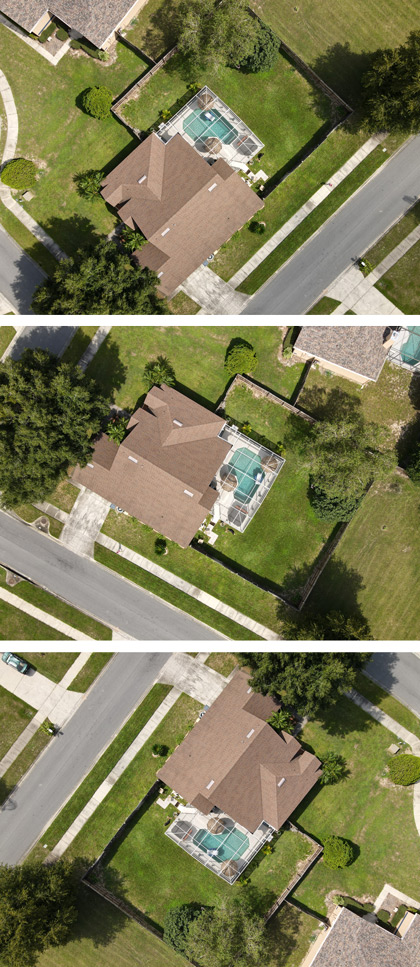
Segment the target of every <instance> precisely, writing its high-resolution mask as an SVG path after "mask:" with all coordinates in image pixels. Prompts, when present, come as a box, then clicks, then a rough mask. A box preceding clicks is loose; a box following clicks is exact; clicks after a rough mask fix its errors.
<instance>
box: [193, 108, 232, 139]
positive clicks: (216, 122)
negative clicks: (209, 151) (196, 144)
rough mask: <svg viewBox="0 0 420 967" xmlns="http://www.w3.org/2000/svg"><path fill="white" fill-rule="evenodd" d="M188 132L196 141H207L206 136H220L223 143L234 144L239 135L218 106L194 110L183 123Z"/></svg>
mask: <svg viewBox="0 0 420 967" xmlns="http://www.w3.org/2000/svg"><path fill="white" fill-rule="evenodd" d="M183 128H184V131H185V133H186V134H189V136H190V138H192V139H193V140H194V141H205V140H206V138H219V141H222V142H223V144H232V141H234V140H235V138H237V137H238V132H237V131H236V129H235V128H234V127H232V125H231V124H230V123H229V121H226V120H225V118H223V117H222V115H221V113H220V111H217V110H216V108H211V110H210V109H209V108H208V109H207V110H205V111H201V110H200V109H198V110H196V111H192V112H191V114H190V115H189V116H188V118H186V120H185V121H184V123H183Z"/></svg>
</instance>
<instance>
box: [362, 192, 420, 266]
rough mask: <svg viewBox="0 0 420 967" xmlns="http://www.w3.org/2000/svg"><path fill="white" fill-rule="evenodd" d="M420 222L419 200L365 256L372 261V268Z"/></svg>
mask: <svg viewBox="0 0 420 967" xmlns="http://www.w3.org/2000/svg"><path fill="white" fill-rule="evenodd" d="M419 222H420V202H419V201H418V202H417V203H416V204H415V205H414V206H413V208H410V211H409V212H407V214H406V215H404V216H403V218H400V220H399V221H398V222H397V224H396V225H394V226H393V227H392V228H390V230H389V232H387V233H386V235H383V236H382V238H381V239H380V240H379V242H377V243H376V245H373V246H372V248H370V249H369V250H368V251H367V252H365V253H364V257H365V258H366V259H367V260H368V262H370V264H371V266H372V268H376V266H377V265H379V263H380V262H382V260H383V259H385V258H386V257H387V255H389V254H390V252H392V251H393V249H394V248H396V246H397V245H399V244H400V242H402V241H403V239H405V238H407V235H409V234H410V232H412V231H413V230H414V229H415V228H417V226H418V224H419Z"/></svg>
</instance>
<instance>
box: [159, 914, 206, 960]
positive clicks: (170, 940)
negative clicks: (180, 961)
mask: <svg viewBox="0 0 420 967" xmlns="http://www.w3.org/2000/svg"><path fill="white" fill-rule="evenodd" d="M200 913H201V907H200V906H199V904H198V903H183V904H182V906H180V907H172V909H171V910H169V911H168V913H167V914H166V917H165V919H164V922H163V939H164V940H165V941H166V943H167V944H169V945H170V946H171V947H173V948H174V950H177V951H178V953H180V954H183V953H184V952H185V948H186V944H187V940H188V930H189V927H190V924H191V923H192V922H193V920H195V918H196V917H198V916H199V915H200Z"/></svg>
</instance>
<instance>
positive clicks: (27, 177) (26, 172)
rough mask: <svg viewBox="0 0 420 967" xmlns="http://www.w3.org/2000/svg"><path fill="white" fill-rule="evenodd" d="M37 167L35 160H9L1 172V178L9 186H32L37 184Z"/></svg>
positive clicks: (22, 187) (21, 187)
mask: <svg viewBox="0 0 420 967" xmlns="http://www.w3.org/2000/svg"><path fill="white" fill-rule="evenodd" d="M36 173H37V167H36V165H35V164H34V163H33V161H27V159H26V158H15V160H14V161H8V162H7V164H6V165H5V166H4V168H3V171H2V173H1V180H2V182H3V184H4V185H8V186H9V188H20V189H21V190H23V189H24V188H32V186H33V185H34V184H35V178H36Z"/></svg>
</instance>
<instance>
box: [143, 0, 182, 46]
mask: <svg viewBox="0 0 420 967" xmlns="http://www.w3.org/2000/svg"><path fill="white" fill-rule="evenodd" d="M178 23H179V7H178V4H177V3H174V0H165V15H164V16H162V9H161V7H159V8H158V10H156V12H155V13H154V14H153V15H152V16H151V18H150V26H149V27H148V29H147V30H146V33H145V35H144V37H143V50H144V51H145V53H146V54H148V55H151V56H152V57H153V59H154V60H159V58H160V57H163V55H164V54H165V53H167V51H168V50H171V48H172V47H174V46H175V44H176V40H177V34H178Z"/></svg>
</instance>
